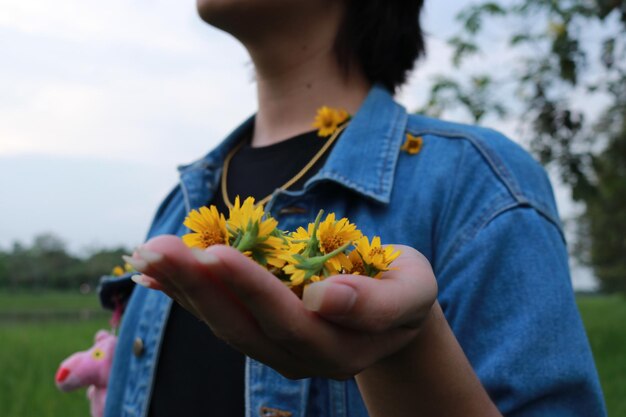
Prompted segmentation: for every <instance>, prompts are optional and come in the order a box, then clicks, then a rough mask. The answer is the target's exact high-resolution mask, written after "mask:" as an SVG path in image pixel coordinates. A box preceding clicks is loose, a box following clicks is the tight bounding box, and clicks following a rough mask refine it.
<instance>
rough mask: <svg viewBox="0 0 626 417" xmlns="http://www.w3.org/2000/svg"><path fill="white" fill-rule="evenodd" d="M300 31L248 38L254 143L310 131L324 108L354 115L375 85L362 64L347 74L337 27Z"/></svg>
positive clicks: (264, 144) (270, 141)
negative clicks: (338, 55) (253, 73)
mask: <svg viewBox="0 0 626 417" xmlns="http://www.w3.org/2000/svg"><path fill="white" fill-rule="evenodd" d="M292 33H293V32H292ZM300 33H301V35H300V36H298V37H297V38H293V37H289V36H283V35H281V36H275V37H274V36H272V37H269V38H257V41H256V42H244V44H245V46H246V48H247V49H248V51H249V53H250V56H251V58H252V61H253V62H254V66H255V69H256V82H257V94H258V113H257V115H256V119H255V126H254V134H253V137H252V146H266V145H271V144H273V143H277V142H280V141H282V140H285V139H288V138H290V137H293V136H295V135H298V134H300V133H304V132H308V131H311V130H312V129H313V127H312V124H313V120H314V118H315V114H316V111H317V109H318V108H320V107H321V106H328V107H333V108H342V109H345V110H346V111H348V112H349V113H350V114H354V113H356V112H357V110H358V109H359V107H360V105H361V103H362V102H363V100H364V99H365V97H366V95H367V93H368V91H369V89H370V87H371V85H370V83H369V81H368V80H367V79H366V77H365V75H364V74H363V72H362V71H361V70H360V68H359V67H358V66H356V65H353V66H351V67H350V68H349V71H348V72H347V73H346V72H345V71H344V69H343V68H342V67H341V66H340V65H339V63H338V62H337V58H336V55H335V52H334V50H333V44H334V34H335V33H336V31H335V30H332V28H331V29H330V30H323V31H319V30H318V31H315V32H311V33H310V34H309V35H308V36H307V33H306V30H302V31H301V32H300ZM258 39H261V40H258Z"/></svg>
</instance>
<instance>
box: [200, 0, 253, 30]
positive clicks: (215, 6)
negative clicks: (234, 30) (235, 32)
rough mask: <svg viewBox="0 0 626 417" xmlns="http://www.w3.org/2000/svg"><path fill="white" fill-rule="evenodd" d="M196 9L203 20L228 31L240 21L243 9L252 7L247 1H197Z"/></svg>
mask: <svg viewBox="0 0 626 417" xmlns="http://www.w3.org/2000/svg"><path fill="white" fill-rule="evenodd" d="M253 4H254V2H253ZM196 7H197V9H198V15H199V16H200V18H201V19H202V20H204V21H205V22H206V23H208V24H210V25H212V26H215V27H218V28H220V29H224V30H227V31H228V29H229V28H230V27H231V26H232V24H233V23H235V22H237V21H238V20H240V18H241V16H242V9H245V8H251V5H250V1H247V0H197V1H196Z"/></svg>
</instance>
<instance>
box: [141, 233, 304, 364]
mask: <svg viewBox="0 0 626 417" xmlns="http://www.w3.org/2000/svg"><path fill="white" fill-rule="evenodd" d="M235 252H237V251H235ZM237 253H238V254H239V252H237ZM239 255H240V256H241V257H243V258H244V259H245V256H243V255H241V254H239ZM132 260H133V262H135V264H138V266H139V267H140V268H141V269H142V270H143V271H145V274H144V275H150V276H149V277H146V282H148V283H149V284H150V285H151V287H152V285H153V284H154V282H156V283H157V284H160V285H161V286H162V287H163V290H164V291H165V292H166V293H167V294H168V295H169V296H170V297H171V298H173V299H175V300H177V302H179V304H181V305H182V306H183V307H184V308H185V309H187V310H189V311H190V312H191V313H192V314H194V315H195V316H196V317H198V318H199V319H200V320H202V321H204V322H205V323H206V324H207V325H208V326H209V327H210V328H211V330H212V331H213V333H214V334H215V335H216V336H217V337H218V338H220V339H222V340H224V341H225V342H227V343H228V344H230V345H232V346H233V347H234V348H235V349H238V350H239V351H241V352H243V353H244V354H246V355H248V356H250V357H252V358H254V359H256V360H259V361H261V362H264V363H281V362H282V363H285V361H286V360H285V359H286V358H289V354H288V353H287V352H286V351H285V350H284V349H283V348H282V347H280V346H278V345H276V344H275V343H274V342H273V341H271V340H269V339H268V338H267V337H266V336H265V335H264V334H263V332H262V331H261V330H260V328H259V326H258V324H257V323H256V321H254V320H253V319H252V317H251V316H250V313H249V312H248V311H247V310H245V308H243V306H242V304H241V303H240V302H239V301H238V300H237V299H236V298H235V297H234V295H233V294H232V292H230V291H229V290H228V289H227V288H226V287H225V286H224V285H223V283H222V281H221V280H220V279H217V278H216V271H221V270H224V268H223V266H222V263H221V261H220V260H219V258H217V257H215V256H213V255H209V254H207V253H206V252H203V251H192V250H190V249H189V248H188V247H187V246H185V245H184V243H182V241H181V240H180V238H178V237H176V236H159V237H156V238H154V239H151V240H150V241H148V242H146V244H144V245H143V246H142V247H140V248H138V249H137V251H136V253H135V254H134V255H133V258H132ZM294 364H297V362H296V361H295V359H294V360H293V364H292V368H293V367H294Z"/></svg>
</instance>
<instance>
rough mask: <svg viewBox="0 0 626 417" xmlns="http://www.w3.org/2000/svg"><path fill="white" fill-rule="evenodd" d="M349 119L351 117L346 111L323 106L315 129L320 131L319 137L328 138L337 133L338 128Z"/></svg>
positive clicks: (316, 117) (319, 111)
mask: <svg viewBox="0 0 626 417" xmlns="http://www.w3.org/2000/svg"><path fill="white" fill-rule="evenodd" d="M349 118H350V115H349V114H348V112H347V111H345V110H341V109H331V108H330V107H326V106H322V107H320V108H319V109H318V110H317V115H316V116H315V121H314V122H313V127H315V128H317V129H318V132H317V134H318V135H319V136H321V137H327V136H330V135H332V134H333V133H335V131H336V130H337V128H338V127H339V126H340V125H341V124H342V123H343V122H345V121H346V120H348V119H349Z"/></svg>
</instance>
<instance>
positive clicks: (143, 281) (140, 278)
mask: <svg viewBox="0 0 626 417" xmlns="http://www.w3.org/2000/svg"><path fill="white" fill-rule="evenodd" d="M130 279H132V280H133V282H134V283H135V284H138V285H141V286H142V287H146V288H150V279H149V278H148V277H146V276H145V275H133V276H132V277H130Z"/></svg>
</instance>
